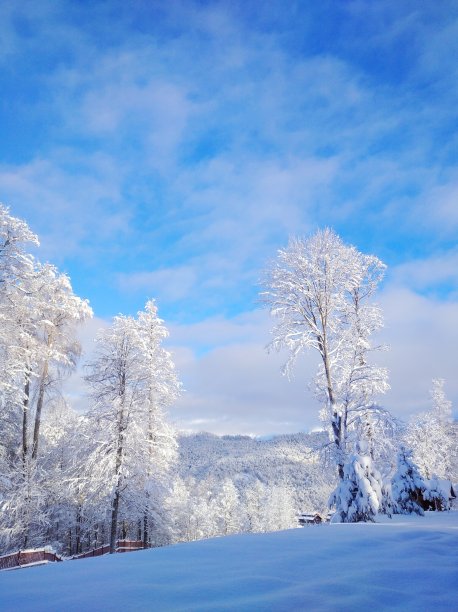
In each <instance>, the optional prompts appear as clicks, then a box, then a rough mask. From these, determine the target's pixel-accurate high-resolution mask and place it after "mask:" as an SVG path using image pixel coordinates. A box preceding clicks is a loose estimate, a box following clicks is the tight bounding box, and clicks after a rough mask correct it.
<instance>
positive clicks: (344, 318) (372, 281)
mask: <svg viewBox="0 0 458 612" xmlns="http://www.w3.org/2000/svg"><path fill="white" fill-rule="evenodd" d="M384 270H385V265H384V264H383V263H382V262H381V261H380V260H379V259H377V258H376V257H374V256H369V255H363V254H362V253H359V252H358V251H357V250H356V249H355V248H354V247H353V246H348V245H345V244H344V243H343V242H342V240H341V239H340V238H339V237H338V236H337V235H336V234H335V233H334V232H333V231H332V230H330V229H325V230H320V231H318V232H317V233H316V234H315V235H313V236H312V237H310V238H307V239H301V238H295V239H293V240H291V242H290V243H289V245H288V247H287V248H286V249H281V250H280V251H279V252H278V258H277V260H276V261H275V262H274V263H273V264H272V265H271V267H270V269H269V271H268V273H267V276H266V279H265V281H264V288H265V290H264V291H263V293H262V294H261V296H262V300H263V302H264V304H265V305H266V306H267V307H268V308H269V309H270V312H271V314H272V315H273V316H274V317H276V319H277V321H278V322H277V325H276V326H275V328H274V329H273V332H272V333H273V336H274V337H273V340H272V342H271V343H270V345H269V346H270V347H271V348H274V349H276V350H280V349H283V348H286V349H287V350H288V351H289V358H288V361H287V362H286V365H285V367H284V370H283V371H284V373H285V374H287V375H290V374H291V371H292V366H293V364H294V362H295V360H296V358H297V356H298V355H299V354H300V353H301V351H303V350H307V349H312V350H315V351H317V352H318V354H319V356H320V362H321V364H320V368H319V372H318V374H317V376H316V378H315V386H316V391H317V395H318V397H319V399H320V400H321V401H322V402H323V404H324V411H323V415H324V418H325V420H326V422H327V423H328V424H329V426H330V430H331V433H332V440H333V443H334V449H335V455H336V463H337V467H338V474H339V477H340V478H341V479H343V477H344V461H345V455H346V448H345V447H346V438H347V433H348V430H349V429H351V427H352V426H353V427H354V426H355V425H356V424H357V422H358V419H359V418H360V417H361V416H362V415H364V414H365V413H367V412H368V411H376V410H377V406H376V404H375V401H374V396H375V395H376V394H378V393H384V392H385V391H386V390H387V388H388V384H387V373H386V371H385V370H384V369H383V368H378V367H376V366H373V365H372V364H371V363H370V361H369V354H370V352H371V351H372V350H373V347H372V345H371V336H372V335H373V334H374V333H375V332H376V331H377V330H378V329H379V328H380V327H381V326H382V318H381V312H380V309H379V308H378V307H377V306H376V305H375V304H373V303H372V302H371V301H370V300H371V298H372V296H373V294H374V292H375V290H376V289H377V286H378V284H379V282H380V280H381V279H382V277H383V274H384Z"/></svg>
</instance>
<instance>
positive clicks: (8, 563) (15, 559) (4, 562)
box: [0, 548, 63, 570]
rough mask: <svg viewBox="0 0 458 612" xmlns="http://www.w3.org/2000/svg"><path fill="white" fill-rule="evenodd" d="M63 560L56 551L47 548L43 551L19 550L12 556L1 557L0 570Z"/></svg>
mask: <svg viewBox="0 0 458 612" xmlns="http://www.w3.org/2000/svg"><path fill="white" fill-rule="evenodd" d="M62 560H63V559H62V557H59V555H56V553H55V552H54V551H52V550H50V549H47V548H44V549H42V550H19V551H18V552H15V553H11V554H10V555H4V556H3V557H0V570H5V569H13V568H20V567H26V566H29V565H41V564H44V563H50V562H55V561H62Z"/></svg>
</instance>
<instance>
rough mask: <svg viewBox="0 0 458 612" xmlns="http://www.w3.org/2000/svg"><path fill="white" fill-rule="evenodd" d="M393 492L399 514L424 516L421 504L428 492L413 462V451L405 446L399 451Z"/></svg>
mask: <svg viewBox="0 0 458 612" xmlns="http://www.w3.org/2000/svg"><path fill="white" fill-rule="evenodd" d="M391 490H392V497H393V502H394V503H395V512H396V513H397V514H412V513H415V514H421V515H423V514H424V512H423V508H422V507H421V505H420V502H421V500H422V498H423V496H424V493H425V491H426V484H425V481H424V480H423V477H422V476H421V474H420V472H419V470H418V467H417V466H416V465H415V463H414V461H413V458H412V451H411V450H410V449H408V448H406V447H404V446H401V448H400V449H399V453H398V464H397V470H396V472H395V474H394V475H393V478H392V480H391Z"/></svg>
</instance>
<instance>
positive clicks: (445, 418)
mask: <svg viewBox="0 0 458 612" xmlns="http://www.w3.org/2000/svg"><path fill="white" fill-rule="evenodd" d="M444 384H445V381H444V380H443V379H435V380H433V388H432V390H431V400H432V409H431V410H430V411H429V412H423V413H421V414H419V415H417V416H415V417H413V418H412V419H411V422H410V424H409V427H408V430H407V434H406V444H407V445H408V446H409V447H410V448H411V449H412V451H413V457H414V461H415V463H416V464H417V466H418V468H419V469H420V472H421V473H422V474H423V476H424V477H425V478H427V479H429V478H433V477H436V478H446V479H450V478H451V476H452V467H453V466H452V454H453V449H454V446H455V444H456V441H455V437H454V432H453V429H452V403H451V402H450V401H449V400H448V399H447V397H446V395H445V390H444Z"/></svg>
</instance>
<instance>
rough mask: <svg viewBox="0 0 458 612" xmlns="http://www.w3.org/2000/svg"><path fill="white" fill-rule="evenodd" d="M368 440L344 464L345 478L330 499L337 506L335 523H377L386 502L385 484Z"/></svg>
mask: <svg viewBox="0 0 458 612" xmlns="http://www.w3.org/2000/svg"><path fill="white" fill-rule="evenodd" d="M368 450H369V449H368V444H367V442H366V441H360V442H359V443H357V444H356V448H355V452H354V453H353V454H352V455H350V456H349V457H348V459H347V461H346V463H345V465H344V477H343V479H342V480H341V481H340V482H339V484H338V485H337V488H336V490H335V491H334V492H333V493H332V495H331V497H330V499H329V505H330V506H331V507H332V506H335V508H336V512H335V514H334V515H333V517H332V521H333V522H338V523H358V522H362V521H366V522H367V521H371V522H373V521H374V519H375V516H376V514H377V513H378V511H379V509H380V503H381V500H382V481H381V476H380V474H379V472H378V471H377V470H376V469H375V467H374V466H373V464H372V459H371V457H370V454H369V452H368Z"/></svg>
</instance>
